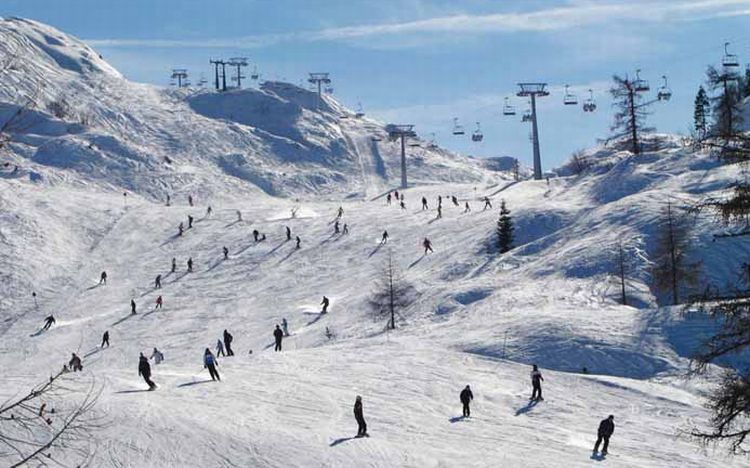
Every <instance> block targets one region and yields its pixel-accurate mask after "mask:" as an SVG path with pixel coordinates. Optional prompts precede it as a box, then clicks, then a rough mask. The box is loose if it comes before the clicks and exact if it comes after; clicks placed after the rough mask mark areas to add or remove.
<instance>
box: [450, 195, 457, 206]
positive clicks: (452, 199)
mask: <svg viewBox="0 0 750 468" xmlns="http://www.w3.org/2000/svg"><path fill="white" fill-rule="evenodd" d="M451 201H452V202H453V206H458V198H456V196H455V195H451Z"/></svg>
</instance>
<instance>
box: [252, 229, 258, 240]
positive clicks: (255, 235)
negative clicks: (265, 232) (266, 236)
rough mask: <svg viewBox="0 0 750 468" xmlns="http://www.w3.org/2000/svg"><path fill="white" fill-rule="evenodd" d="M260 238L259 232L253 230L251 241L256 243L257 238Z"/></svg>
mask: <svg viewBox="0 0 750 468" xmlns="http://www.w3.org/2000/svg"><path fill="white" fill-rule="evenodd" d="M259 237H260V232H258V230H257V229H253V240H254V241H255V242H258V238H259Z"/></svg>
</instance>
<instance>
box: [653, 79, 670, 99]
mask: <svg viewBox="0 0 750 468" xmlns="http://www.w3.org/2000/svg"><path fill="white" fill-rule="evenodd" d="M661 77H662V79H663V80H664V84H663V85H661V87H660V88H659V91H658V92H657V93H656V97H657V99H659V100H660V101H669V99H670V98H671V97H672V90H671V89H669V85H668V84H667V76H666V75H662V76H661Z"/></svg>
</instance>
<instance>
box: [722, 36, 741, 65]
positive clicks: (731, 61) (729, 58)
mask: <svg viewBox="0 0 750 468" xmlns="http://www.w3.org/2000/svg"><path fill="white" fill-rule="evenodd" d="M728 47H729V42H725V43H724V58H722V59H721V64H722V65H723V66H724V68H737V67H739V66H740V61H739V59H738V58H737V55H735V54H730V53H729V50H728V49H727V48H728Z"/></svg>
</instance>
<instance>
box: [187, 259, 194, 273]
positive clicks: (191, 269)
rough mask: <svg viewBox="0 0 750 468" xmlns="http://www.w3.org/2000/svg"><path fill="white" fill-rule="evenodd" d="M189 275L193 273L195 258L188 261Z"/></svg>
mask: <svg viewBox="0 0 750 468" xmlns="http://www.w3.org/2000/svg"><path fill="white" fill-rule="evenodd" d="M187 267H188V273H192V272H193V257H190V258H188V261H187Z"/></svg>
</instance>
